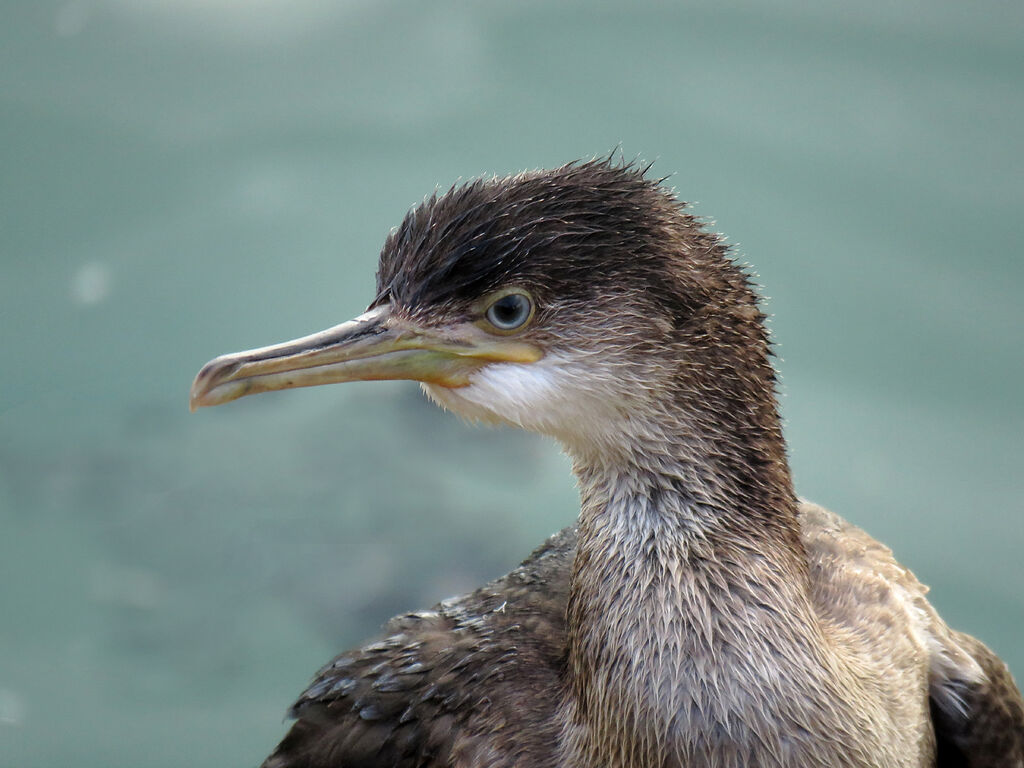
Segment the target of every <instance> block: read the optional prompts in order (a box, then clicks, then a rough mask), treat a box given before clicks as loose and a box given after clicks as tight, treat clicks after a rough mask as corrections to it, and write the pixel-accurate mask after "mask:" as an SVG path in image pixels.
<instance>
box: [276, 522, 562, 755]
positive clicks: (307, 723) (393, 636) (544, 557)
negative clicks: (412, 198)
mask: <svg viewBox="0 0 1024 768" xmlns="http://www.w3.org/2000/svg"><path fill="white" fill-rule="evenodd" d="M575 543H576V534H575V530H574V529H571V528H567V529H565V530H564V531H562V532H560V533H558V534H556V535H555V536H553V537H552V538H551V539H549V540H548V541H547V542H546V543H545V544H544V545H543V546H541V547H540V548H539V549H538V550H537V551H535V552H534V553H533V554H532V555H531V556H530V557H529V558H527V560H525V561H524V562H523V564H522V565H520V566H519V567H518V568H516V569H515V570H514V571H512V572H511V573H509V574H508V575H506V576H504V577H502V578H501V579H498V580H497V581H495V582H492V583H491V584H488V585H487V586H486V587H483V588H482V589H479V590H477V591H476V592H473V593H472V594H470V595H466V596H465V597H462V598H457V599H453V600H446V601H444V602H442V603H440V604H439V605H437V606H435V608H434V609H433V610H430V611H423V612H420V613H411V614H408V615H405V616H399V617H396V618H394V619H392V620H391V621H390V622H388V624H387V625H386V626H385V627H384V633H385V634H384V636H383V637H382V638H381V639H380V640H378V641H377V642H374V643H371V644H369V645H366V646H363V647H362V648H359V649H357V650H353V651H349V652H347V653H343V654H341V655H340V656H338V657H337V658H336V659H334V661H332V662H331V663H330V664H328V665H327V666H325V667H324V668H323V669H321V670H320V672H319V673H318V674H317V676H316V678H315V679H314V680H313V682H312V683H311V684H310V686H309V688H307V689H306V691H305V692H304V693H303V694H302V696H300V697H299V700H298V701H297V702H296V703H295V705H294V706H293V707H292V709H291V712H290V714H291V715H292V716H293V717H295V718H296V722H295V724H294V725H293V726H292V728H291V730H290V731H289V733H288V734H287V736H286V737H285V738H284V740H283V741H282V742H281V743H280V744H279V745H278V747H277V749H276V750H275V751H274V753H273V754H272V755H271V756H270V757H268V758H267V760H266V762H265V763H264V764H263V765H264V768H298V767H299V766H301V767H302V768H320V767H321V766H322V767H324V768H326V766H332V768H336V767H337V766H342V767H343V768H363V767H364V766H365V767H369V766H385V765H386V766H410V767H412V766H433V765H446V766H447V765H495V766H499V765H504V764H509V765H511V764H512V763H513V762H515V761H516V760H517V759H521V758H523V757H527V756H529V753H530V752H531V750H550V749H551V746H550V745H551V744H553V743H554V742H555V740H556V736H555V734H554V732H553V731H551V729H552V728H553V727H554V725H553V717H552V714H553V711H554V707H555V706H556V705H557V702H558V699H559V694H560V688H559V685H560V679H561V672H562V669H563V666H564V651H565V627H564V613H565V603H566V595H567V589H568V580H569V571H570V567H571V563H572V556H573V552H574V550H575ZM506 726H508V727H506ZM504 733H510V734H519V735H520V738H519V740H518V741H516V742H513V741H511V740H510V739H509V738H508V737H506V736H503V734H504ZM522 734H528V736H527V737H525V738H523V737H522Z"/></svg>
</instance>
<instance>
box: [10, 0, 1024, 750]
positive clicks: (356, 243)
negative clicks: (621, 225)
mask: <svg viewBox="0 0 1024 768" xmlns="http://www.w3.org/2000/svg"><path fill="white" fill-rule="evenodd" d="M1022 123H1024V4H1022V3H1020V2H1019V0H1013V1H1012V2H988V1H985V2H977V3H963V2H949V1H944V0H929V2H923V1H922V2H897V3H884V4H883V3H866V4H863V3H849V2H845V1H840V0H823V1H819V2H816V3H813V4H812V3H800V2H795V1H783V0H779V1H777V2H738V1H737V2H728V1H725V2H723V1H722V0H715V1H711V0H708V1H706V2H692V3H680V4H677V5H676V6H675V7H671V8H670V7H665V5H664V4H661V3H635V2H634V3H629V4H628V5H627V4H625V3H623V4H622V5H621V6H616V5H611V4H604V3H597V2H559V3H550V2H505V3H496V2H477V3H466V4H457V3H450V2H438V3H419V2H412V1H411V0H406V1H404V2H384V1H381V0H374V1H372V2H371V1H370V0H362V1H359V0H340V1H339V0H290V2H283V1H281V2H274V1H272V0H73V1H72V2H56V3H55V2H44V1H40V2H10V1H9V0H8V1H7V2H3V3H0V141H2V153H0V158H2V164H0V266H2V273H0V274H2V281H0V341H2V350H3V363H2V366H0V526H2V528H0V616H2V620H0V765H3V766H63V765H72V764H73V765H76V766H104V767H109V768H115V767H117V766H126V767H127V766H134V767H138V766H182V765H189V766H248V765H254V764H256V763H258V762H259V760H260V759H262V757H263V756H264V755H265V754H266V753H267V752H268V751H269V750H270V749H271V748H272V747H273V745H274V744H275V743H276V741H277V739H278V738H279V737H280V736H281V734H282V733H283V730H284V726H283V725H282V721H281V719H282V716H283V713H284V711H285V709H286V707H287V706H288V705H289V704H290V703H291V701H292V699H293V698H294V697H295V696H296V695H297V694H298V693H299V692H300V690H301V689H302V688H303V686H304V685H305V683H306V681H307V680H308V678H309V676H310V675H311V674H312V673H313V672H314V671H315V669H316V668H317V667H318V666H319V665H320V664H321V663H323V662H325V661H327V660H328V659H329V658H330V657H331V656H332V655H333V654H334V653H335V652H336V651H338V650H341V649H343V648H345V647H348V646H350V645H353V644H355V643H358V642H359V641H360V640H362V639H364V638H365V637H367V636H369V635H371V634H372V633H373V632H374V631H375V629H376V627H377V626H378V625H379V624H380V623H381V622H382V621H383V620H385V619H386V618H387V617H388V616H390V615H392V614H394V613H396V612H399V611H402V610H405V609H412V608H416V607H425V606H426V605H429V604H432V603H434V602H436V601H437V600H438V599H440V598H443V597H446V596H448V595H451V594H453V593H458V592H461V591H464V590H468V589H469V588H471V587H473V586H475V585H477V584H479V583H481V582H482V581H484V580H486V579H488V578H491V577H494V576H497V575H499V574H501V573H502V572H504V571H505V570H506V569H508V568H509V567H510V566H512V565H513V564H514V563H515V562H517V561H518V560H519V559H520V558H521V557H523V556H525V555H526V554H527V553H528V552H529V550H530V549H531V548H532V547H533V546H534V545H536V544H537V543H539V542H540V541H541V540H542V538H543V537H544V536H546V535H547V534H549V533H551V532H552V531H554V530H556V529H557V528H559V527H561V526H563V525H565V524H567V523H569V522H570V521H571V520H572V519H573V516H574V513H575V510H576V496H575V492H574V490H573V485H572V480H571V478H570V476H569V470H568V466H567V463H566V461H565V459H564V458H562V457H561V456H560V454H559V452H558V450H557V448H556V447H555V446H553V445H550V444H548V443H546V442H544V441H542V440H541V439H539V438H535V437H532V436H527V435H523V434H519V433H516V432H512V431H508V430H483V429H475V428H471V427H468V426H466V425H464V424H461V423H460V422H459V421H458V420H456V419H454V418H451V417H447V416H445V415H444V414H442V413H440V412H439V411H435V410H433V409H432V408H431V407H430V406H428V405H427V404H426V403H425V401H424V400H423V399H422V397H421V396H420V395H419V393H418V391H417V389H416V387H415V385H412V384H363V385H350V386H347V387H335V388H328V389H319V390H315V389H314V390H304V391H294V392H286V393H279V394H275V395H266V396H263V397H260V398H253V399H251V400H244V401H241V402H239V403H236V404H233V405H231V406H228V407H225V408H218V409H213V410H208V411H202V412H200V413H198V414H196V415H194V416H190V415H189V414H188V411H187V408H186V396H187V392H188V387H189V383H190V381H191V378H192V376H193V375H194V373H195V372H196V371H197V369H198V368H199V366H200V365H201V364H202V363H204V362H205V361H206V360H207V359H209V358H211V357H213V356H214V355H217V354H220V353H223V352H228V351H235V350H238V349H242V348H247V347H252V346H257V345H262V344H265V343H270V342H274V341H280V340H283V339H286V338H291V337H293V336H297V335H300V334H303V333H306V332H309V331H313V330H318V329H320V328H322V327H326V326H328V325H331V324H334V323H336V322H339V321H341V320H344V319H347V318H349V317H350V316H353V315H355V314H358V313H359V312H360V311H361V310H362V309H363V308H364V307H365V305H366V303H367V302H368V301H369V300H370V298H371V297H372V286H373V274H374V270H375V267H376V254H377V252H378V249H379V247H380V244H381V243H382V241H383V239H384V236H385V235H386V233H387V232H388V230H389V228H390V227H391V226H393V225H395V224H397V223H398V222H399V221H400V220H401V217H402V216H403V214H404V212H405V211H406V209H407V208H408V207H409V206H410V205H412V204H414V203H416V202H417V201H419V200H420V199H421V198H422V197H423V196H424V195H425V194H427V193H429V192H430V191H432V190H433V189H434V187H435V185H441V186H447V185H449V184H450V183H452V182H453V181H455V180H456V179H458V178H460V177H461V178H467V177H472V176H475V175H478V174H483V173H492V172H499V173H505V172H510V171H516V170H520V169H524V168H534V167H541V166H552V165H557V164H561V163H563V162H566V161H568V160H572V159H575V158H580V157H589V156H592V155H595V154H606V153H607V152H609V151H610V150H612V149H613V148H615V147H616V146H618V145H620V144H621V147H622V151H623V153H624V154H625V156H626V157H627V158H628V157H633V156H635V155H640V156H642V157H643V158H645V159H648V160H656V164H655V171H656V172H657V173H659V174H669V173H674V174H675V175H674V176H673V177H672V180H671V183H672V184H673V185H675V187H676V188H677V190H678V193H679V195H680V196H681V197H682V198H683V199H686V200H693V201H696V202H697V205H696V210H697V212H698V213H700V214H701V215H703V216H706V217H709V218H710V217H714V219H715V227H716V228H717V229H718V230H720V231H722V232H725V233H727V234H728V235H729V237H730V240H731V242H733V243H735V244H736V245H737V252H738V253H739V254H740V255H741V257H742V258H743V259H744V260H746V261H749V262H750V263H751V264H753V265H754V266H755V268H756V270H757V272H758V274H759V276H760V282H761V284H762V285H763V286H764V293H765V295H766V296H767V297H770V298H769V299H768V307H769V309H770V311H771V312H772V313H773V314H774V315H775V318H774V320H773V322H772V325H773V332H774V334H775V338H776V340H777V342H778V350H779V354H780V360H779V366H780V368H781V370H782V388H783V411H784V415H785V417H786V421H787V431H788V437H789V442H790V449H791V453H792V460H793V465H794V473H795V477H796V480H797V487H798V490H799V491H800V492H801V493H802V494H803V495H805V496H808V497H810V498H813V499H815V500H817V501H819V502H821V503H823V504H825V505H827V506H829V507H831V508H833V509H834V510H836V511H837V512H839V513H841V514H843V515H845V516H847V517H849V518H850V519H852V520H853V521H855V522H857V523H858V524H860V525H862V526H864V527H866V528H867V529H868V530H869V531H870V532H871V533H873V534H874V535H876V536H877V537H879V538H880V539H881V540H883V541H884V542H886V543H887V544H889V545H891V546H892V547H893V548H894V550H895V551H896V553H897V554H898V556H899V557H900V559H901V560H902V561H903V562H904V563H905V564H906V565H908V566H909V567H911V568H912V569H913V570H914V571H915V572H916V573H917V574H918V576H919V577H920V578H921V579H922V580H923V581H925V582H927V583H929V584H931V585H932V587H933V592H932V596H933V599H934V602H935V604H936V605H937V606H938V608H939V609H940V610H941V611H942V613H943V614H944V616H945V617H946V618H947V619H948V620H949V621H950V623H952V624H953V625H955V626H956V627H958V628H960V629H963V630H966V631H969V632H971V633H973V634H976V635H978V636H979V637H981V638H982V639H984V640H985V641H986V642H988V643H989V644H991V645H992V646H993V647H994V648H995V649H996V650H997V651H998V652H999V653H1000V654H1002V655H1003V656H1004V658H1006V659H1007V660H1008V661H1009V663H1010V665H1011V667H1012V668H1013V669H1014V671H1015V673H1016V675H1017V677H1018V679H1020V678H1021V677H1022V676H1024V644H1022V643H1021V635H1022V625H1024V588H1022V586H1024V557H1022V556H1021V553H1022V551H1024V525H1022V523H1021V520H1020V508H1021V491H1022V480H1021V476H1022V469H1024V466H1022V465H1024V460H1022V458H1024V445H1022V433H1024V429H1022V428H1024V418H1022V416H1024V408H1022V406H1021V402H1020V400H1021V391H1020V388H1021V381H1022V378H1024V370H1022V368H1024V354H1022V349H1024V345H1022V342H1024V338H1022V337H1024V332H1022V322H1021V319H1020V311H1021V301H1020V298H1019V296H1020V290H1021V288H1020V286H1021V281H1022V279H1024V261H1022V258H1021V245H1022V243H1024V226H1022V220H1024V219H1022V216H1021V210H1020V209H1021V203H1022V200H1024V161H1022V158H1024V129H1022V127H1021V126H1022Z"/></svg>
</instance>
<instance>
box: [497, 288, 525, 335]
mask: <svg viewBox="0 0 1024 768" xmlns="http://www.w3.org/2000/svg"><path fill="white" fill-rule="evenodd" d="M532 314H533V302H532V301H530V297H529V296H527V295H526V294H525V293H507V294H505V295H504V296H502V297H501V298H500V299H497V300H496V301H495V302H494V303H493V304H491V306H489V307H488V308H487V313H486V315H487V320H488V322H490V324H491V325H493V326H494V327H495V328H497V329H498V330H499V331H514V330H515V329H516V328H519V327H521V326H523V325H526V321H527V320H529V319H530V316H531V315H532Z"/></svg>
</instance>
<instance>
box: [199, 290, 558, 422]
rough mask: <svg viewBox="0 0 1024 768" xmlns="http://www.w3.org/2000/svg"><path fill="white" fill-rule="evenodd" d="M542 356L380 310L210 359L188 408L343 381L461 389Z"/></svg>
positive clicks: (470, 328)
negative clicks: (495, 370)
mask: <svg viewBox="0 0 1024 768" xmlns="http://www.w3.org/2000/svg"><path fill="white" fill-rule="evenodd" d="M542 356H543V353H542V352H541V351H540V350H539V349H538V348H537V347H535V346H534V345H532V344H527V343H524V342H521V341H516V340H513V339H506V338H499V337H494V336H491V335H489V334H487V333H486V332H484V331H483V330H482V329H479V328H477V327H476V326H474V325H472V324H471V323H466V324H462V325H458V326H454V327H452V328H447V329H444V330H437V329H427V328H421V327H417V326H414V325H411V324H408V323H400V322H398V321H396V320H395V318H393V317H392V316H391V307H390V305H384V306H380V307H377V308H375V309H372V310H370V311H369V312H367V313H366V314H363V315H360V316H359V317H357V318H356V319H355V320H350V321H349V322H347V323H342V324H341V325H336V326H334V327H333V328H328V329H327V330H326V331H321V332H320V333H314V334H311V335H310V336H303V337H302V338H300V339H294V340H293V341H287V342H285V343H283V344H275V345H273V346H270V347H260V348H259V349H251V350H248V351H246V352H236V353H235V354H232V355H222V356H221V357H218V358H215V359H213V360H211V361H210V362H208V363H207V364H206V365H204V366H203V368H202V370H200V371H199V374H198V375H197V376H196V378H195V381H194V382H192V391H191V393H190V394H189V409H190V410H192V411H195V410H196V408H202V407H205V406H210V405H221V404H223V403H229V402H231V401H232V400H237V399H238V398H240V397H244V396H245V395H255V394H258V393H260V392H271V391H273V390H276V389H291V388H292V387H312V386H316V385H318V384H334V383H337V382H343V381H371V380H385V379H411V380H414V381H423V382H428V383H430V384H438V385H440V386H443V387H464V386H466V385H467V384H469V378H470V376H471V375H472V374H473V373H474V372H476V371H478V370H479V369H480V368H482V367H484V366H485V365H487V364H489V363H500V362H505V363H532V362H536V361H537V360H539V359H540V358H541V357H542Z"/></svg>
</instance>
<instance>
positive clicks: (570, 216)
mask: <svg viewBox="0 0 1024 768" xmlns="http://www.w3.org/2000/svg"><path fill="white" fill-rule="evenodd" d="M665 181H666V180H665V179H656V178H651V177H650V167H649V166H642V165H640V164H638V163H637V162H624V161H622V160H617V161H616V160H614V159H612V158H603V159H602V158H597V159H590V160H580V161H575V162H572V163H569V164H567V165H564V166H561V167H558V168H555V169H550V170H536V171H527V172H523V173H519V174H516V175H511V176H493V177H481V178H478V179H475V180H471V181H468V182H464V183H460V184H457V185H454V186H452V187H451V188H449V189H447V190H446V191H441V190H438V191H435V192H434V193H433V194H432V195H430V196H429V197H427V198H425V199H424V200H423V201H422V202H421V203H420V204H418V205H416V206H414V207H413V208H412V209H411V210H410V211H409V212H408V213H407V215H406V216H405V218H404V220H403V221H402V222H401V224H400V225H399V226H398V227H396V228H395V229H394V230H392V231H391V233H390V234H389V235H388V236H387V238H386V240H385V243H384V245H383V248H382V250H381V253H380V260H379V268H378V271H377V280H376V295H375V297H374V299H373V301H372V302H371V303H370V304H369V307H368V309H367V310H366V312H364V313H363V314H361V315H359V316H358V317H356V318H355V319H354V320H351V321H348V322H345V323H342V324H340V325H337V326H334V327H333V328H329V329H328V330H325V331H322V332H319V333H315V334H312V335H310V336H306V337H303V338H300V339H296V340H294V341H290V342H286V343H283V344H277V345H273V346H269V347H262V348H259V349H254V350H249V351H246V352H241V353H236V354H230V355H225V356H221V357H218V358H215V359H214V360H211V361H210V362H209V363H207V364H206V365H205V366H204V367H203V368H202V369H201V370H200V372H199V374H198V375H197V376H196V378H195V381H194V383H193V386H192V390H191V393H190V405H191V407H192V409H193V410H195V409H196V408H198V407H202V406H213V405H219V404H223V403H226V402H229V401H232V400H235V399H237V398H239V397H242V396H246V395H251V394H256V393H260V392H266V391H271V390H280V389H287V388H292V387H304V386H312V385H320V384H328V383H335V382H347V381H363V380H382V379H404V380H413V381H418V382H420V385H421V387H422V389H423V390H424V391H425V393H426V394H427V396H428V397H429V398H430V399H431V400H433V401H435V402H436V403H437V404H438V405H440V406H442V407H443V408H445V409H447V410H450V411H452V412H454V413H455V414H458V415H460V416H462V417H464V418H466V419H468V420H471V421H479V422H484V423H495V424H505V425H512V426H515V427H519V428H522V429H525V430H529V431H532V432H536V433H540V434H542V435H546V436H548V437H551V438H554V439H555V440H556V441H558V443H560V444H561V446H562V448H563V449H564V451H565V452H566V453H567V454H568V456H569V457H570V459H571V462H572V470H573V473H574V475H575V478H576V481H577V484H578V488H579V493H580V502H581V506H580V512H579V517H578V520H577V522H576V523H575V525H572V526H570V527H568V528H566V529H564V530H562V531H561V532H559V533H556V534H555V535H553V536H552V537H551V538H550V539H548V540H547V541H546V542H544V543H543V544H542V545H541V546H540V547H539V548H538V549H536V551H534V552H533V553H532V554H531V555H530V556H529V557H527V558H526V560H524V561H523V562H522V564H521V565H519V566H518V567H517V568H515V569H514V570H512V571H511V572H509V573H508V574H507V575H505V576H503V577H501V578H498V579H496V580H495V581H492V582H491V583H489V584H486V585H485V586H483V587H481V588H479V589H477V590H476V591H474V592H472V593H470V594H468V595H464V596H461V597H456V598H451V599H448V600H444V601H443V602H441V603H439V604H438V605H436V606H435V607H434V608H432V609H430V610H425V611H419V612H412V613H408V614H405V615H401V616H398V617H395V618H394V619H392V620H391V621H389V622H388V623H387V624H386V625H385V626H384V628H383V630H382V632H381V634H380V636H379V637H377V638H376V639H374V640H372V641H370V642H368V643H367V644H366V645H364V646H363V647H361V648H357V649H354V650H350V651H347V652H344V653H342V654H340V655H339V656H337V658H335V659H334V660H332V661H331V662H330V663H328V664H327V665H326V666H324V667H323V668H322V669H321V670H320V671H319V672H318V673H317V674H316V676H315V677H314V679H313V681H312V682H311V684H310V685H309V687H308V688H307V689H306V690H305V692H304V693H302V694H301V696H300V697H299V698H298V701H297V702H296V703H295V704H294V705H293V706H292V708H291V710H290V716H291V717H292V718H293V719H294V723H293V724H292V726H291V728H290V731H289V732H288V733H287V735H286V736H285V737H284V739H283V740H282V741H281V742H280V744H279V745H278V746H277V748H276V749H275V750H274V752H273V753H272V754H271V755H270V756H269V757H268V758H267V759H266V762H265V763H264V764H263V766H264V768H300V767H301V768H368V767H369V766H403V767H404V766H408V767H409V768H412V767H414V766H418V767H429V766H457V767H459V768H469V767H470V766H472V767H474V768H475V767H480V766H488V767H493V768H513V766H514V767H516V768H534V767H535V766H536V767H539V766H551V767H552V768H554V767H555V766H559V767H562V768H653V767H654V766H657V767H658V768H711V767H712V766H714V768H740V767H741V766H742V767H744V768H770V767H773V768H782V767H783V766H785V767H786V768H807V767H810V766H815V767H823V766H828V767H830V768H854V767H856V768H869V767H870V768H879V767H884V768H911V767H913V768H925V767H932V766H937V767H939V768H953V767H954V766H958V767H959V766H964V767H966V766H969V767H970V768H983V767H987V768H995V767H996V766H999V767H1000V768H1021V767H1022V766H1024V703H1022V699H1021V694H1020V691H1019V690H1018V688H1017V687H1016V685H1015V683H1014V681H1013V678H1012V676H1011V674H1010V671H1009V669H1008V667H1007V666H1006V665H1005V664H1004V663H1003V662H1002V661H1001V660H1000V659H999V658H998V657H997V656H996V655H995V654H994V653H993V652H992V651H990V650H989V649H988V648H987V647H986V646H985V645H983V644H982V643H981V642H980V641H978V640H976V639H975V638H973V637H971V636H969V635H966V634H963V633H961V632H957V631H955V630H953V629H951V628H949V627H948V626H947V625H946V624H945V623H944V622H943V620H942V619H941V618H940V617H939V616H938V614H937V613H936V611H935V610H934V608H933V607H932V606H931V604H930V603H929V602H928V600H927V598H926V591H927V588H926V587H924V586H923V585H922V584H921V583H920V582H918V580H917V579H916V578H915V577H914V575H913V574H912V573H911V572H910V571H909V570H907V569H906V568H904V567H903V566H901V565H900V564H899V563H898V562H897V561H896V560H895V559H894V557H893V554H892V552H891V551H890V550H889V549H888V548H887V547H885V546H884V545H882V544H881V543H879V542H878V541H876V540H875V539H873V538H871V537H870V536H869V535H868V534H867V533H865V532H864V531H862V530H861V529H859V528H857V527H855V526H854V525H852V524H850V523H848V522H846V521H845V520H844V519H843V518H841V517H839V516H838V515H836V514H833V513H832V512H830V511H828V510H826V509H825V508H823V507H821V506H818V505H816V504H814V503H812V502H809V501H805V500H801V499H800V498H798V497H797V495H796V493H795V490H794V486H793V482H792V479H791V474H790V468H789V465H788V461H787V455H786V444H785V441H784V438H783V433H782V428H781V425H780V417H779V412H778V405H777V389H778V386H777V377H776V371H775V369H774V367H773V364H772V358H773V353H772V347H771V341H770V339H769V336H768V332H767V330H766V326H765V319H766V318H765V315H764V313H763V312H762V310H761V308H760V304H759V297H758V289H757V286H755V285H754V282H753V277H752V275H751V274H750V272H749V269H748V268H747V267H745V266H744V265H742V264H740V263H739V262H738V261H737V259H736V258H735V257H734V255H733V253H732V250H731V249H730V247H729V246H728V245H727V244H726V242H725V240H724V238H723V237H721V236H720V235H718V234H716V233H715V232H713V231H711V228H710V225H708V224H707V222H705V221H704V220H703V219H701V218H699V217H697V216H695V215H694V214H693V213H692V209H691V208H689V207H688V206H687V205H686V204H685V203H683V202H681V201H679V200H678V199H677V197H676V195H675V193H674V192H673V191H672V190H671V189H670V188H668V187H667V186H666V184H665Z"/></svg>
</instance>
